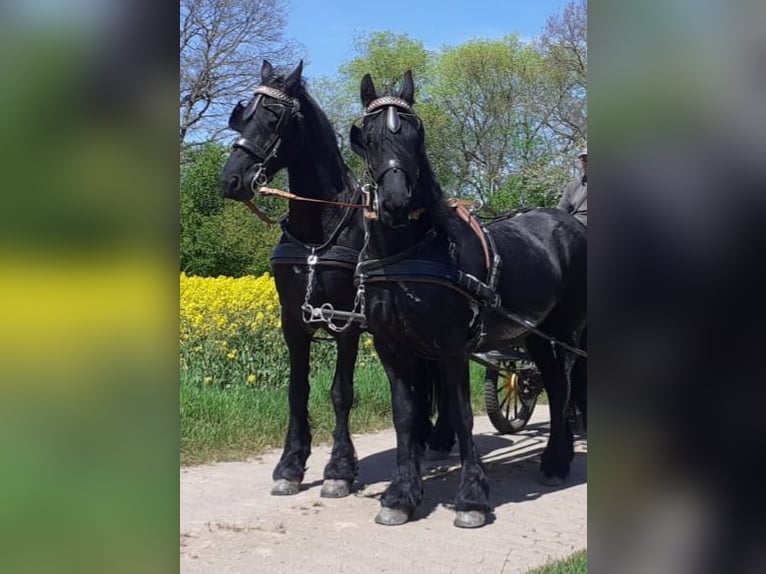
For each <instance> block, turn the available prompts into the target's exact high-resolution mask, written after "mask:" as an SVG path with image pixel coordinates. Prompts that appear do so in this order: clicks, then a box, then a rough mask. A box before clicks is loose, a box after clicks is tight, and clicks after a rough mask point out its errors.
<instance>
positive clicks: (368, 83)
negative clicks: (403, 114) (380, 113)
mask: <svg viewBox="0 0 766 574" xmlns="http://www.w3.org/2000/svg"><path fill="white" fill-rule="evenodd" d="M359 95H360V97H361V98H362V105H363V106H364V107H365V108H366V107H367V106H368V105H370V102H371V101H372V100H374V99H375V98H377V97H378V95H377V94H376V93H375V84H373V83H372V77H371V76H370V74H365V75H364V77H363V78H362V85H361V86H360V88H359Z"/></svg>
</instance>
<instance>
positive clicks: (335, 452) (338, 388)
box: [320, 330, 359, 498]
mask: <svg viewBox="0 0 766 574" xmlns="http://www.w3.org/2000/svg"><path fill="white" fill-rule="evenodd" d="M337 343H338V358H337V360H336V362H335V377H334V378H333V381H332V391H331V392H332V406H333V408H334V410H335V430H334V431H333V446H332V454H331V455H330V461H329V462H328V463H327V466H326V467H325V469H324V484H323V485H322V491H321V493H320V495H321V496H324V497H327V498H342V497H344V496H348V495H349V493H350V492H351V485H352V484H353V483H354V479H355V478H356V473H357V460H356V451H355V450H354V445H353V443H352V442H351V435H350V433H349V429H348V416H349V413H350V412H351V404H352V403H353V401H354V365H355V363H356V355H357V351H358V350H359V332H358V331H356V330H354V331H353V332H350V333H347V334H344V335H341V336H339V337H338V339H337Z"/></svg>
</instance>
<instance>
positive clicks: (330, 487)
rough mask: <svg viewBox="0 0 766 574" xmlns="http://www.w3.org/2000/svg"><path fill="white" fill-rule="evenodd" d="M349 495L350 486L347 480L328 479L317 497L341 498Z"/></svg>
mask: <svg viewBox="0 0 766 574" xmlns="http://www.w3.org/2000/svg"><path fill="white" fill-rule="evenodd" d="M349 494H351V484H350V483H349V482H348V481H347V480H335V479H331V478H328V479H327V480H325V481H324V484H323V485H322V491H321V492H320V493H319V496H321V497H323V498H343V497H344V496H348V495H349Z"/></svg>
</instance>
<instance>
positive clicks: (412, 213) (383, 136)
mask: <svg viewBox="0 0 766 574" xmlns="http://www.w3.org/2000/svg"><path fill="white" fill-rule="evenodd" d="M414 92H415V87H414V84H413V81H412V72H410V71H409V70H408V71H407V72H406V73H405V74H404V79H403V80H402V88H401V90H400V92H399V93H398V94H393V93H389V94H388V95H384V96H379V95H378V94H377V92H376V90H375V84H373V81H372V78H371V77H370V75H369V74H365V76H364V78H362V83H361V88H360V97H361V100H362V105H364V116H362V118H361V120H359V121H358V122H356V123H355V124H354V125H353V126H352V127H351V133H350V137H349V139H350V142H351V148H352V149H353V150H354V152H355V153H357V154H358V155H360V156H362V157H363V158H364V160H365V165H366V170H367V175H368V178H369V179H370V180H371V185H370V189H371V193H372V195H373V198H372V199H373V206H374V209H375V211H376V214H377V216H378V218H379V219H380V221H381V223H383V224H384V225H387V226H389V227H396V228H398V227H404V226H406V225H407V224H408V223H409V220H411V219H415V218H417V216H418V215H419V213H420V212H421V211H422V210H423V209H424V208H425V207H426V205H427V204H428V198H427V197H426V196H425V194H426V193H427V191H428V190H425V189H423V186H422V185H421V175H422V171H423V169H422V168H423V162H424V161H427V160H425V132H424V129H423V123H422V121H421V120H420V118H419V117H418V115H417V114H416V113H415V111H414V110H413V107H412V106H413V104H414V103H415V98H414Z"/></svg>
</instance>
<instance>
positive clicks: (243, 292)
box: [180, 273, 375, 388]
mask: <svg viewBox="0 0 766 574" xmlns="http://www.w3.org/2000/svg"><path fill="white" fill-rule="evenodd" d="M180 281H181V283H180V288H181V308H180V319H181V320H180V343H181V345H180V347H181V370H182V371H185V372H186V373H187V374H188V375H189V376H191V377H192V378H193V379H195V380H197V381H199V382H200V383H202V384H204V385H211V384H215V385H218V386H220V387H222V388H226V387H228V386H230V385H247V386H250V387H256V386H271V385H281V384H284V383H285V382H286V380H287V376H288V372H289V368H288V367H289V365H288V360H287V347H286V345H285V343H284V340H283V338H282V332H281V330H280V310H279V299H278V296H277V291H276V287H275V285H274V279H273V278H272V277H271V276H270V275H269V274H268V273H266V274H264V275H261V276H260V277H240V278H232V277H215V278H213V277H193V276H188V275H186V274H185V273H181V279H180ZM359 354H360V357H359V359H360V361H359V362H360V363H361V362H369V361H370V360H371V359H372V358H373V357H374V354H375V351H374V348H373V346H372V341H371V340H370V339H369V338H367V337H365V340H364V341H363V343H362V344H361V345H360V349H359ZM311 360H312V369H315V368H317V367H319V368H322V367H327V368H334V362H335V345H332V344H328V343H315V344H313V345H312V359H311Z"/></svg>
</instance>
